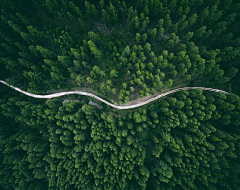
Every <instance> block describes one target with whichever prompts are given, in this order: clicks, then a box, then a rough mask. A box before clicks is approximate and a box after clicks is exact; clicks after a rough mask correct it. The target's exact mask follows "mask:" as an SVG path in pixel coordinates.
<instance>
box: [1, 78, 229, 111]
mask: <svg viewBox="0 0 240 190" xmlns="http://www.w3.org/2000/svg"><path fill="white" fill-rule="evenodd" d="M0 82H1V83H2V84H5V85H7V86H9V87H11V88H13V89H14V90H16V91H19V92H21V93H23V94H25V95H27V96H31V97H33V98H46V99H48V98H56V97H59V96H64V95H70V94H79V95H84V96H90V97H93V98H96V99H97V100H100V101H101V102H104V103H105V104H107V105H109V106H111V107H113V108H116V109H120V110H124V109H131V108H136V107H140V106H143V105H145V104H148V103H150V102H152V101H154V100H157V99H159V98H161V97H164V96H167V95H168V94H172V93H174V92H178V91H182V90H192V89H201V90H208V91H214V92H219V93H222V94H226V95H230V93H229V92H225V91H223V90H218V89H213V88H205V87H184V88H177V89H174V90H170V91H168V92H165V93H163V94H160V95H158V96H156V97H154V98H151V99H149V100H146V101H144V102H141V103H138V104H135V105H130V106H117V105H114V104H111V103H109V102H107V101H105V100H103V99H102V98H100V97H98V96H96V95H94V94H91V93H88V92H79V91H69V92H59V93H55V94H49V95H36V94H31V93H29V92H26V91H23V90H21V89H19V88H17V87H15V86H12V85H9V84H7V83H6V82H5V81H2V80H0Z"/></svg>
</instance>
